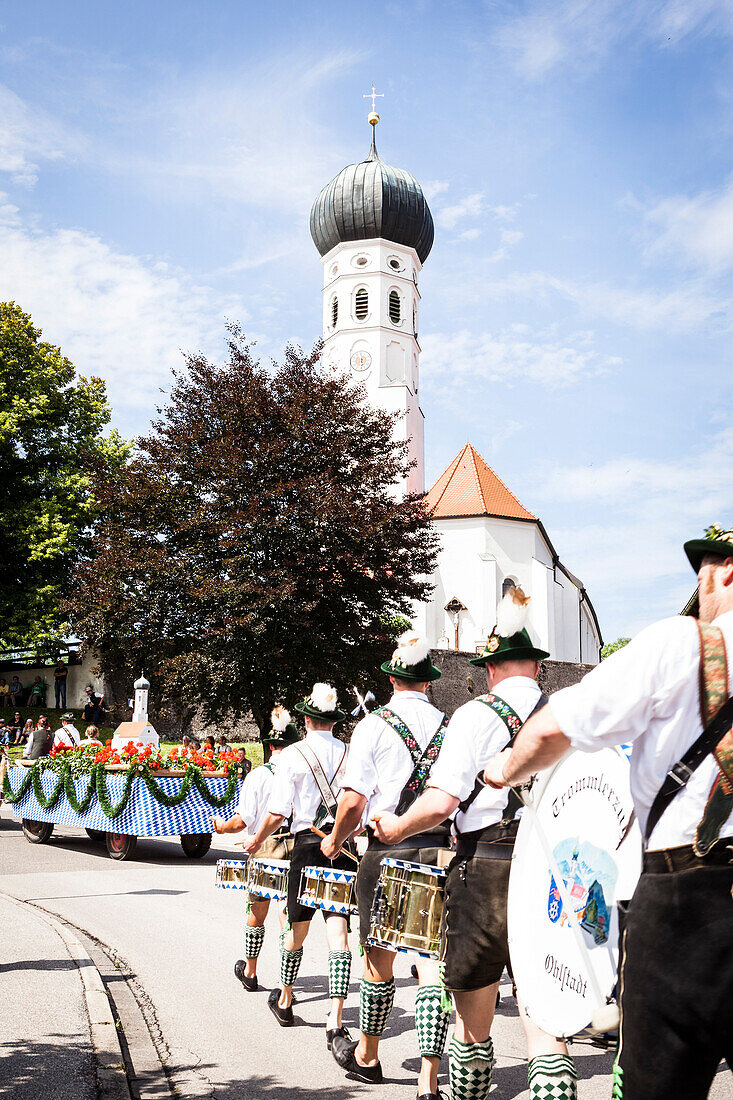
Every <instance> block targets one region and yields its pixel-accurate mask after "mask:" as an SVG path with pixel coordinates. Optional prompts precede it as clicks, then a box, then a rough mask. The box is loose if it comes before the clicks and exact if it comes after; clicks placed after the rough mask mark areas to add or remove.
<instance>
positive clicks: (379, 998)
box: [321, 631, 450, 1100]
mask: <svg viewBox="0 0 733 1100" xmlns="http://www.w3.org/2000/svg"><path fill="white" fill-rule="evenodd" d="M428 653H429V650H428V645H427V642H426V640H425V639H424V638H422V637H421V636H420V635H419V634H416V633H415V632H414V631H408V632H407V633H405V634H403V635H402V636H401V637H400V638H399V639H398V642H397V649H396V650H395V651H394V653H393V654H392V659H391V661H389V662H385V663H384V664H383V665H382V671H383V672H385V673H386V674H387V675H388V676H389V678H390V682H391V684H392V688H393V695H392V698H391V699H390V701H389V703H388V704H387V706H386V707H381V708H379V709H378V710H376V711H374V713H373V714H370V715H369V716H368V717H366V718H363V719H362V720H361V722H359V724H358V725H357V727H356V729H355V730H354V733H353V735H352V738H351V746H350V751H349V764H348V767H347V769H346V775H345V777H344V783H343V785H344V793H343V795H342V797H341V799H340V801H339V808H338V814H337V815H336V824H335V826H334V829H333V832H332V833H331V836H330V837H328V839H327V840H324V841H323V842H322V844H321V849H322V851H323V853H324V855H326V856H329V857H332V856H333V855H335V854H336V853H337V852H338V851H339V848H340V846H341V845H342V844H343V843H344V842H345V840H346V839H347V838H348V837H350V836H351V835H352V834H353V833H354V832H356V831H357V829H358V828H359V826H360V824H361V822H362V820H366V819H368V818H370V817H372V816H374V814H378V813H381V812H385V811H394V810H396V809H398V807H399V809H400V810H402V809H403V808H404V807H405V806H406V805H409V803H410V802H411V801H413V800H414V798H415V797H416V795H417V794H419V792H420V791H421V790H422V788H423V786H424V784H425V780H426V778H427V776H428V774H429V772H430V767H431V765H432V762H433V760H434V759H435V758H436V756H437V755H438V751H439V747H440V743H441V741H442V738H443V731H444V724H445V715H444V714H443V713H442V712H441V711H439V710H437V709H436V708H435V707H434V706H433V705H432V704H431V703H430V702H429V701H428V698H427V695H426V694H425V692H426V690H427V686H428V683H429V682H430V681H431V680H437V679H438V678H439V677H440V670H439V669H437V668H436V667H435V666H434V665H433V663H432V662H431V660H430V657H429V655H428ZM447 843H448V835H447V830H446V829H431V830H426V832H425V835H421V836H419V837H415V838H414V839H413V841H412V842H410V843H409V844H400V845H384V844H382V843H381V842H380V841H379V840H378V838H377V837H376V836H375V834H374V833H373V832H370V834H369V847H368V849H367V852H366V854H365V855H364V856H363V858H362V860H361V863H360V865H359V874H358V877H357V881H356V889H357V902H358V905H359V935H360V940H361V944H362V946H363V948H364V977H363V979H362V982H361V988H360V996H359V1028H360V1031H361V1036H360V1038H359V1041H358V1043H357V1042H354V1041H353V1040H349V1039H347V1038H339V1039H338V1040H337V1041H335V1042H334V1044H333V1055H334V1057H335V1058H336V1061H337V1062H338V1063H339V1065H340V1066H342V1067H343V1068H344V1069H345V1070H347V1071H348V1072H350V1073H352V1074H353V1075H354V1076H355V1077H357V1078H358V1079H359V1080H360V1081H367V1082H369V1083H379V1082H380V1081H381V1080H382V1068H381V1065H380V1062H379V1041H380V1039H381V1037H382V1034H383V1032H384V1028H385V1025H386V1023H387V1018H388V1016H389V1014H390V1012H391V1010H392V1004H393V1002H394V993H395V984H394V976H393V968H394V959H395V952H394V951H389V950H386V949H385V948H383V947H377V946H374V945H370V944H369V943H368V936H369V925H370V917H371V911H372V902H373V899H374V891H375V888H376V886H377V881H378V878H379V872H380V863H381V861H382V859H383V858H384V857H385V856H386V857H390V856H393V857H397V858H399V859H402V860H407V861H409V862H417V863H427V864H435V863H436V861H437V859H438V851H439V850H440V849H443V848H445V847H446V846H447ZM417 970H418V976H419V982H420V988H419V989H418V993H417V1002H416V1007H415V1026H416V1029H417V1034H418V1044H419V1048H420V1055H421V1066H420V1074H419V1077H418V1096H419V1097H420V1100H428V1098H430V1100H435V1098H436V1097H437V1096H438V1069H439V1066H440V1060H441V1058H442V1056H443V1049H444V1047H445V1040H446V1036H447V1032H448V1023H449V1019H450V1017H449V1015H448V1014H447V1013H446V1012H445V1011H444V1010H443V1008H442V1006H441V989H440V978H439V973H438V963H437V960H436V961H435V962H433V961H432V960H430V959H420V960H419V961H418V964H417Z"/></svg>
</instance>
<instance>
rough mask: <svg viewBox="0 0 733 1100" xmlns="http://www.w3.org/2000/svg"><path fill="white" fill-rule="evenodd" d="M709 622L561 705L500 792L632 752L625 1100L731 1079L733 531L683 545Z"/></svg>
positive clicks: (622, 664)
mask: <svg viewBox="0 0 733 1100" xmlns="http://www.w3.org/2000/svg"><path fill="white" fill-rule="evenodd" d="M685 552H686V554H687V557H688V559H689V561H690V563H691V565H692V567H693V569H695V570H696V572H697V576H698V583H699V604H700V613H699V622H696V621H695V620H694V619H692V618H689V617H685V616H675V617H674V618H670V619H663V620H662V621H661V622H658V623H655V624H654V625H652V626H649V627H647V628H646V629H645V630H643V631H642V632H641V634H639V635H638V636H637V637H636V638H635V639H634V640H633V641H632V642H630V643H629V645H627V646H626V647H625V648H624V649H620V650H618V651H617V652H616V653H614V654H613V655H612V656H611V657H609V658H608V659H607V660H605V661H603V662H602V663H601V664H600V665H598V666H597V668H595V669H593V670H592V671H591V672H589V673H588V675H587V676H585V677H584V679H583V680H582V681H581V682H580V683H579V684H575V685H573V686H572V687H569V688H565V689H564V690H562V691H559V692H557V693H556V694H555V695H553V696H552V700H551V702H550V704H549V705H548V706H547V707H545V709H544V710H543V711H542V712H541V714H538V715H537V716H536V717H534V718H532V719H531V720H530V721H529V722H528V723H527V724H526V726H525V727H524V729H523V730H522V732H521V733H520V735H519V737H518V738H517V740H516V742H515V744H514V747H513V748H512V749H511V751H508V752H507V751H505V752H502V753H501V754H500V755H498V756H495V757H494V758H493V759H491V760H490V761H489V762H488V763H487V765H486V770H485V773H484V777H485V780H486V781H487V782H488V783H491V784H492V785H496V786H497V787H498V786H502V787H504V786H507V785H516V784H517V783H522V782H524V781H525V780H527V779H528V778H529V777H530V776H531V775H533V774H534V773H535V772H537V771H538V770H539V769H541V768H546V767H549V766H550V765H551V764H553V763H555V762H556V761H557V760H559V759H560V758H561V757H562V756H563V755H564V754H565V753H566V752H567V750H568V748H570V747H572V748H576V749H580V750H582V751H585V752H593V751H595V750H597V749H600V748H602V747H603V746H606V745H619V744H622V743H626V742H632V743H633V749H632V753H631V792H632V796H633V799H634V808H635V811H636V815H637V817H638V820H639V825H640V827H641V830H642V833H643V835H644V838H645V842H646V852H645V855H644V862H643V868H642V874H641V878H640V880H639V883H638V886H637V888H636V891H635V893H634V897H633V899H632V901H631V905H630V907H629V911H628V915H627V918H626V921H625V926H624V930H623V933H622V944H621V963H620V969H619V982H618V988H619V991H620V998H621V1026H620V1034H619V1050H618V1056H617V1059H616V1064H615V1066H614V1084H613V1090H614V1091H613V1095H614V1100H669V1098H670V1097H675V1100H677V1098H679V1100H698V1098H702V1097H705V1096H707V1095H708V1091H709V1088H710V1085H711V1082H712V1080H713V1077H714V1075H715V1073H716V1070H717V1068H718V1064H719V1062H720V1060H721V1058H725V1059H726V1061H727V1062H728V1065H729V1066H731V1068H733V899H732V898H731V890H732V888H733V844H732V843H731V841H732V839H733V817H732V816H731V811H732V810H733V734H732V733H731V722H732V720H733V704H731V702H730V697H731V670H732V669H733V659H732V657H733V530H727V531H723V530H721V528H720V527H719V526H718V525H714V526H713V527H709V528H708V529H707V531H706V536H705V538H703V539H693V540H692V541H690V542H686V543H685Z"/></svg>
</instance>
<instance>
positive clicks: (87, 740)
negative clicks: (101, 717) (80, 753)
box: [81, 726, 102, 745]
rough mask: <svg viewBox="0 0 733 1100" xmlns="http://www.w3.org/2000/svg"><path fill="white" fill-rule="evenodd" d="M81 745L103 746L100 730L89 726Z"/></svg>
mask: <svg viewBox="0 0 733 1100" xmlns="http://www.w3.org/2000/svg"><path fill="white" fill-rule="evenodd" d="M81 744H82V745H101V744H102V742H101V741H100V740H99V730H98V729H97V727H96V726H87V728H86V729H85V731H84V740H83V741H82V742H81Z"/></svg>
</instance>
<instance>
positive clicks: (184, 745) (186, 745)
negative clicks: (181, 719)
mask: <svg viewBox="0 0 733 1100" xmlns="http://www.w3.org/2000/svg"><path fill="white" fill-rule="evenodd" d="M190 748H191V738H190V737H189V736H188V734H187V733H184V735H183V737H182V738H181V749H182V750H183V752H188V750H189V749H190Z"/></svg>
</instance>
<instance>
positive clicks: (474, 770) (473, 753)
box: [428, 676, 541, 833]
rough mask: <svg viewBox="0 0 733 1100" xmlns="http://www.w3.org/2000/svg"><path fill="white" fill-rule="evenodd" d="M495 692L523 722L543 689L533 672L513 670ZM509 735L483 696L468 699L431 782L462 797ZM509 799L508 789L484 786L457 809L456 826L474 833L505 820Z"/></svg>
mask: <svg viewBox="0 0 733 1100" xmlns="http://www.w3.org/2000/svg"><path fill="white" fill-rule="evenodd" d="M493 694H494V695H496V696H498V697H499V698H500V699H503V700H504V702H505V703H508V704H509V706H510V707H511V708H512V710H514V711H516V713H517V714H518V715H519V717H520V718H521V719H522V721H523V722H525V721H526V720H527V718H528V717H529V715H530V714H531V713H532V711H533V710H534V708H535V706H536V705H537V700H538V699H539V697H540V695H541V692H540V689H539V686H538V684H537V681H536V680H533V679H532V678H531V677H529V676H509V677H507V679H506V680H502V681H501V683H499V684H498V685H497V687H496V689H495V690H494V692H493ZM510 736H511V734H510V732H509V730H508V729H507V727H506V725H505V723H504V722H503V721H502V720H501V718H500V717H499V715H498V714H496V713H495V712H494V711H493V710H492V709H491V707H488V706H487V705H486V703H482V702H481V700H480V699H472V700H471V701H470V702H469V703H464V704H463V706H462V707H459V708H458V710H457V711H456V712H455V714H454V715H453V717H452V718H451V720H450V724H449V726H448V729H447V730H446V734H445V738H444V739H443V745H442V747H441V750H440V756H439V757H438V759H437V760H436V761H435V764H434V765H433V770H432V771H431V773H430V779H429V781H428V785H429V786H431V787H438V788H439V790H441V791H445V792H446V794H451V795H453V797H454V798H457V799H458V800H459V801H460V802H463V800H464V798H468V796H469V795H470V793H471V791H472V790H473V788H474V785H475V783H476V776H477V775H479V774H480V773H481V772H482V771H483V769H484V768H485V767H486V762H487V761H488V760H489V759H490V757H492V756H495V755H496V753H497V752H501V750H502V749H504V748H506V746H507V744H508V742H509V738H510ZM507 799H508V792H507V791H506V790H495V789H494V788H493V787H482V788H481V791H480V792H479V794H478V795H477V797H476V798H475V799H474V801H473V802H472V803H471V805H470V806H469V807H468V809H467V810H466V812H465V813H461V811H460V810H459V811H458V813H457V814H456V817H455V822H454V825H455V827H456V828H457V830H458V832H460V833H472V832H474V831H475V830H476V829H485V828H487V826H489V825H495V824H496V822H497V821H501V818H502V816H503V814H504V810H505V809H506V804H507Z"/></svg>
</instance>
